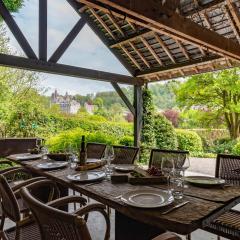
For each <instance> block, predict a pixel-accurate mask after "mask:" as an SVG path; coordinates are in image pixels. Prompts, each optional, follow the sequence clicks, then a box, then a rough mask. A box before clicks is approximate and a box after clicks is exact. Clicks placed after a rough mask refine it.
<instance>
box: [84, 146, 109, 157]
mask: <svg viewBox="0 0 240 240" xmlns="http://www.w3.org/2000/svg"><path fill="white" fill-rule="evenodd" d="M105 149H106V144H101V143H87V158H95V159H101V158H102V157H103V154H104V151H105Z"/></svg>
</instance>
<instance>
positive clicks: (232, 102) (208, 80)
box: [176, 68, 240, 139]
mask: <svg viewBox="0 0 240 240" xmlns="http://www.w3.org/2000/svg"><path fill="white" fill-rule="evenodd" d="M239 73H240V69H239V68H234V69H230V70H223V71H219V72H214V73H206V74H202V75H196V76H193V77H191V78H189V79H188V80H187V81H186V82H185V83H183V84H182V85H181V86H180V87H179V89H178V90H177V92H176V93H177V102H178V104H179V106H180V107H185V108H188V109H189V108H193V107H194V108H195V109H196V108H197V109H208V110H210V111H211V112H212V113H215V114H213V116H217V118H218V119H219V118H220V119H221V118H222V117H224V120H225V124H226V126H227V129H228V131H229V134H230V136H231V138H232V139H236V138H238V137H239V136H240V75H239Z"/></svg>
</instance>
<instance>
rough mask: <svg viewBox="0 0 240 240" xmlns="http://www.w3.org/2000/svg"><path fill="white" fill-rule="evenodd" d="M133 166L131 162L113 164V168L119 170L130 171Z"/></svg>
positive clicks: (132, 169)
mask: <svg viewBox="0 0 240 240" xmlns="http://www.w3.org/2000/svg"><path fill="white" fill-rule="evenodd" d="M135 167H136V166H134V165H133V164H119V165H115V167H114V169H115V170H116V171H119V172H132V171H134V169H135Z"/></svg>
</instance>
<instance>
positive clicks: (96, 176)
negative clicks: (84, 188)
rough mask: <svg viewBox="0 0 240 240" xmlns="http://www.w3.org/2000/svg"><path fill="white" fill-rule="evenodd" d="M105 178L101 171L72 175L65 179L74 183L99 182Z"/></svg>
mask: <svg viewBox="0 0 240 240" xmlns="http://www.w3.org/2000/svg"><path fill="white" fill-rule="evenodd" d="M104 177H105V173H104V172H102V171H88V172H81V173H78V174H74V175H68V176H67V179H69V180H71V181H74V182H93V181H98V180H101V179H103V178H104Z"/></svg>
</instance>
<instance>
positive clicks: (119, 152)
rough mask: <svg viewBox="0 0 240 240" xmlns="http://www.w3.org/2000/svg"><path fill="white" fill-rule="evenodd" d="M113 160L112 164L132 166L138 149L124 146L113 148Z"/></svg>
mask: <svg viewBox="0 0 240 240" xmlns="http://www.w3.org/2000/svg"><path fill="white" fill-rule="evenodd" d="M113 149H114V155H115V158H114V160H113V161H112V163H113V164H133V163H134V161H135V159H136V157H137V154H138V151H139V148H137V147H126V146H113Z"/></svg>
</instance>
